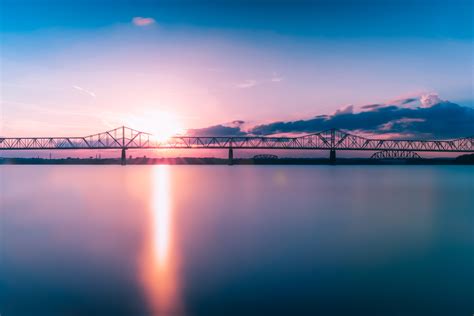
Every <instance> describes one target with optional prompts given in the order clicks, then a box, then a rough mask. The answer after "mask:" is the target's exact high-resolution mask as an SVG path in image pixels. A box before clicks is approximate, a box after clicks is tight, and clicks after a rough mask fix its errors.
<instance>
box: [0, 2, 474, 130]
mask: <svg viewBox="0 0 474 316" xmlns="http://www.w3.org/2000/svg"><path fill="white" fill-rule="evenodd" d="M0 3H1V11H0V14H1V22H0V75H1V77H0V84H1V86H0V88H1V90H0V91H1V95H0V102H1V104H0V135H2V136H82V135H88V134H92V133H97V132H101V131H104V130H108V129H112V128H115V127H117V126H122V125H126V126H130V127H132V128H135V129H138V130H143V131H149V132H152V133H153V132H156V133H164V134H166V133H171V132H178V133H187V134H190V135H204V134H206V135H211V134H212V135H224V134H225V135H249V134H251V135H276V134H298V133H310V132H316V131H320V130H322V129H327V128H332V127H336V128H341V129H347V130H351V131H354V132H357V133H360V134H377V135H378V136H380V137H388V138H390V137H397V138H400V137H404V138H410V137H423V138H455V137H462V136H469V135H474V93H473V91H474V77H473V66H474V57H473V56H474V42H473V36H474V24H473V23H474V22H473V14H474V13H473V12H474V7H473V1H470V0H450V1H447V0H445V1H441V0H431V1H428V0H399V1H396V0H377V1H376V0H362V1H355V0H353V1H348V0H335V1H329V0H325V1H322V0H320V1H270V0H268V1H258V0H257V1H230V0H229V1H180V0H176V1H171V0H169V1H151V0H149V1H140V0H138V1H121V0H117V1H100V0H99V1H98V0H96V1H91V0H83V1H80V0H76V1H72V0H62V1H59V0H58V1H54V0H50V1H48V0H0Z"/></svg>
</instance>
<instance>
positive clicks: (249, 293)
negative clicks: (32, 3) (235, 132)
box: [0, 166, 474, 316]
mask: <svg viewBox="0 0 474 316" xmlns="http://www.w3.org/2000/svg"><path fill="white" fill-rule="evenodd" d="M0 185H1V187H0V194H1V195H0V207H1V213H0V225H1V226H0V228H1V240H0V242H1V243H0V246H1V248H0V251H1V252H0V313H1V315H2V316H8V315H248V314H258V315H279V314H282V315H295V314H301V315H472V314H473V313H474V229H473V227H474V168H473V167H469V166H467V167H462V166H335V167H334V166H233V167H228V166H127V167H120V166H0Z"/></svg>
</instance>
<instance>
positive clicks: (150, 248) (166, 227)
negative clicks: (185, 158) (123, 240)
mask: <svg viewBox="0 0 474 316" xmlns="http://www.w3.org/2000/svg"><path fill="white" fill-rule="evenodd" d="M152 181H153V191H152V194H151V201H150V215H149V224H150V225H149V232H148V235H147V239H146V245H145V251H144V261H143V267H142V275H143V283H144V287H145V292H146V295H147V300H148V302H149V305H150V309H151V310H152V312H153V315H179V314H181V303H180V299H179V289H178V275H177V259H176V251H175V247H174V243H173V242H174V240H173V233H174V232H173V206H172V203H171V201H172V200H171V187H170V175H169V166H166V165H160V166H155V167H154V168H153V179H152Z"/></svg>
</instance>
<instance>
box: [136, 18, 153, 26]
mask: <svg viewBox="0 0 474 316" xmlns="http://www.w3.org/2000/svg"><path fill="white" fill-rule="evenodd" d="M132 23H133V24H135V25H136V26H147V25H151V24H154V23H156V21H155V19H153V18H144V17H141V16H136V17H134V18H133V19H132Z"/></svg>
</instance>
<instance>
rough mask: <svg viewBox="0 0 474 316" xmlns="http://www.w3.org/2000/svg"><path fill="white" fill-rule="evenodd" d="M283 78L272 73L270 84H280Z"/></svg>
mask: <svg viewBox="0 0 474 316" xmlns="http://www.w3.org/2000/svg"><path fill="white" fill-rule="evenodd" d="M283 79H284V78H283V77H282V76H280V75H279V74H277V73H276V72H274V73H273V75H272V77H271V78H270V81H271V82H281V81H283Z"/></svg>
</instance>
